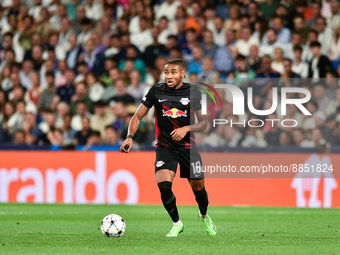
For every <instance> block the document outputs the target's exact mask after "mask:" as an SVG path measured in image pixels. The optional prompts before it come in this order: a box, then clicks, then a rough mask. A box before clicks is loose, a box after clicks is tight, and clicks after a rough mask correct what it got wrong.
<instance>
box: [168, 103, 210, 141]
mask: <svg viewBox="0 0 340 255" xmlns="http://www.w3.org/2000/svg"><path fill="white" fill-rule="evenodd" d="M195 113H196V116H197V120H198V122H197V123H195V124H193V125H189V126H184V127H181V128H177V129H175V130H173V131H172V132H171V133H170V135H171V136H172V140H174V141H176V142H178V141H180V140H182V139H183V138H184V137H185V135H186V134H187V133H188V132H189V131H191V132H200V131H204V130H205V129H206V128H207V127H208V120H207V116H206V115H203V114H202V110H199V111H196V112H195Z"/></svg>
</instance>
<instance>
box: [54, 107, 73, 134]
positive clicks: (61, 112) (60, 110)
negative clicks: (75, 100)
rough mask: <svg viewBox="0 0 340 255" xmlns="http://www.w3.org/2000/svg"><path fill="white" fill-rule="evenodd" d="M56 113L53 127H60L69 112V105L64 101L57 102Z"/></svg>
mask: <svg viewBox="0 0 340 255" xmlns="http://www.w3.org/2000/svg"><path fill="white" fill-rule="evenodd" d="M56 110H57V114H56V121H55V127H56V128H61V127H62V126H63V125H64V118H65V116H66V115H67V114H68V113H69V111H70V107H69V106H68V104H67V103H65V102H59V103H58V105H57V107H56Z"/></svg>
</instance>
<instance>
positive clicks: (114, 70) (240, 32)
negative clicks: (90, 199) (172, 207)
mask: <svg viewBox="0 0 340 255" xmlns="http://www.w3.org/2000/svg"><path fill="white" fill-rule="evenodd" d="M0 42H1V46H0V123H1V125H0V143H1V144H4V143H9V144H16V145H20V144H29V145H31V144H37V145H49V144H51V145H59V146H65V147H72V146H77V145H85V146H94V145H100V144H106V145H118V146H119V145H120V144H121V143H122V141H123V139H125V137H126V134H127V125H128V123H129V121H130V119H131V117H132V115H133V114H134V112H135V111H136V109H137V106H138V105H139V103H140V101H141V99H142V97H143V95H144V94H145V93H146V92H147V91H148V89H149V88H150V87H151V86H152V85H154V84H156V83H158V82H162V81H164V76H163V73H162V71H163V68H164V65H165V62H166V61H167V59H169V58H182V59H183V60H185V62H186V64H187V75H186V77H187V78H186V80H185V81H187V82H191V83H192V84H196V83H197V82H204V83H207V84H211V85H213V84H217V83H229V84H235V85H236V86H238V87H240V88H241V89H242V90H246V88H247V87H253V88H254V99H253V102H254V107H255V108H256V109H269V108H270V107H271V105H272V98H273V95H272V87H273V84H274V83H275V84H277V85H278V86H279V87H304V88H306V89H309V90H310V92H311V94H312V99H311V100H310V101H309V102H308V103H307V104H306V105H305V106H306V108H307V109H308V111H310V112H311V113H312V114H313V115H312V116H305V115H303V114H302V113H301V111H299V110H298V109H297V108H296V107H295V106H294V105H289V106H288V109H287V115H286V116H280V113H279V112H278V111H277V112H276V113H273V114H271V115H270V116H267V118H268V119H280V120H283V119H295V120H296V121H297V122H298V125H297V127H295V128H291V127H284V126H282V125H281V124H280V122H274V124H273V125H270V122H265V124H264V125H263V126H262V127H243V126H242V125H234V126H230V125H218V126H217V127H215V128H214V127H212V125H210V127H209V128H208V130H207V131H205V132H204V133H197V134H196V140H197V144H198V145H199V146H203V147H206V148H208V149H209V147H216V146H225V145H227V146H229V147H235V146H243V147H266V146H269V145H278V146H297V147H317V146H318V145H320V144H325V143H326V144H329V145H340V142H339V130H340V107H339V105H340V87H339V85H340V84H339V79H338V78H339V75H340V65H339V61H340V4H339V2H338V1H335V0H324V1H322V2H318V1H313V2H312V1H305V0H294V1H293V0H286V1H284V0H283V1H277V0H265V1H249V0H225V1H223V0H199V1H196V0H194V1H192V0H181V1H177V0H166V1H155V0H3V1H1V6H0ZM263 78H265V79H264V80H263ZM219 95H220V96H221V98H222V101H223V102H222V106H221V105H219V104H217V105H215V104H214V103H213V102H210V103H209V105H208V108H209V110H208V112H209V119H210V120H212V119H214V118H219V119H229V120H231V119H232V120H233V121H234V122H240V121H242V120H243V119H246V120H251V119H263V117H261V116H254V115H252V114H250V113H249V111H248V114H246V115H245V116H233V114H232V100H231V98H230V94H228V93H226V91H224V90H221V89H219ZM291 96H292V97H294V96H295V97H299V96H300V95H298V94H296V95H294V94H293V95H291ZM134 139H135V141H136V143H137V144H140V145H143V144H154V143H155V124H154V117H153V112H152V111H149V114H148V115H147V116H146V118H145V120H144V121H143V122H142V123H141V125H140V127H139V130H138V132H137V133H136V135H135V137H134Z"/></svg>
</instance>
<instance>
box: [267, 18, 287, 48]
mask: <svg viewBox="0 0 340 255" xmlns="http://www.w3.org/2000/svg"><path fill="white" fill-rule="evenodd" d="M273 30H274V31H275V32H276V34H277V38H276V42H277V43H280V44H282V45H285V44H288V43H289V41H290V36H291V32H290V30H289V29H288V28H286V27H283V20H282V18H280V17H274V18H273ZM268 44H270V42H269V39H268V34H265V35H264V36H263V39H262V45H268Z"/></svg>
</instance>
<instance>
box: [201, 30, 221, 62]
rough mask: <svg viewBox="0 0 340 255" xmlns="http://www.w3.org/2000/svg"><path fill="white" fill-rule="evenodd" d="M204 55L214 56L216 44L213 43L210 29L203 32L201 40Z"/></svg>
mask: <svg viewBox="0 0 340 255" xmlns="http://www.w3.org/2000/svg"><path fill="white" fill-rule="evenodd" d="M201 48H202V50H203V56H204V57H211V58H214V57H215V55H216V51H217V48H218V46H217V45H216V44H215V43H214V36H213V33H212V32H211V31H210V30H206V31H204V32H203V42H202V43H201Z"/></svg>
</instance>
